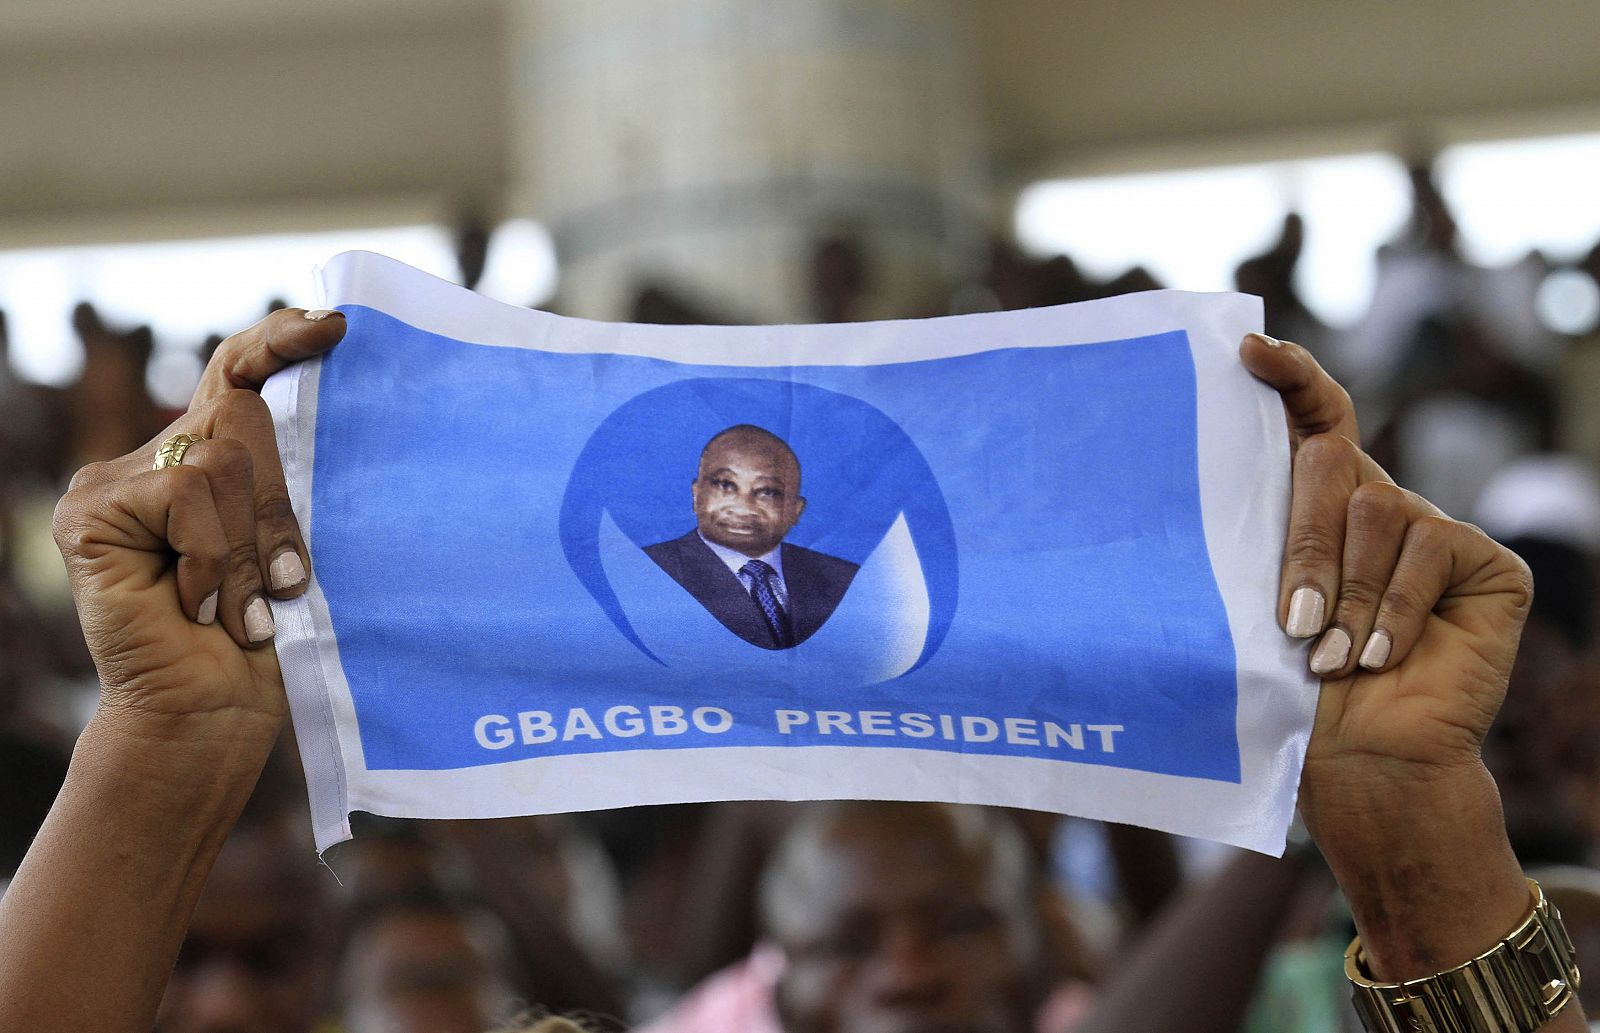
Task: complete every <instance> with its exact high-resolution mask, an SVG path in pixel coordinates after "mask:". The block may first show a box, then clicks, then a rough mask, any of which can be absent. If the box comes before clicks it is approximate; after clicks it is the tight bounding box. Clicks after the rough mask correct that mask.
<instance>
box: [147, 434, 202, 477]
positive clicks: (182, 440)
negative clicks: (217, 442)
mask: <svg viewBox="0 0 1600 1033" xmlns="http://www.w3.org/2000/svg"><path fill="white" fill-rule="evenodd" d="M204 440H205V438H203V437H201V436H200V435H198V434H174V435H172V437H170V438H168V439H167V440H165V441H163V442H162V443H161V447H160V448H158V449H156V465H155V466H154V467H152V469H156V470H165V469H166V468H167V467H169V466H182V465H183V454H184V453H185V452H187V451H189V446H191V445H193V444H195V443H196V442H199V441H204Z"/></svg>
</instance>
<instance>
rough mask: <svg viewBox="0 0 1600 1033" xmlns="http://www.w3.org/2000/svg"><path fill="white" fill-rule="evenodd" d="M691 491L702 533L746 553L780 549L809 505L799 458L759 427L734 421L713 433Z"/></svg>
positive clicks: (696, 520)
mask: <svg viewBox="0 0 1600 1033" xmlns="http://www.w3.org/2000/svg"><path fill="white" fill-rule="evenodd" d="M693 494H694V516H695V522H696V524H697V525H698V526H699V528H700V533H701V535H703V536H704V537H705V539H706V540H707V541H712V542H716V543H717V544H718V545H722V546H726V547H727V548H729V549H733V550H735V551H736V552H741V553H743V554H744V555H746V556H764V555H766V554H767V553H769V552H771V551H772V550H773V549H776V548H777V547H778V545H779V543H780V542H782V541H783V536H784V535H786V534H788V533H789V529H790V528H792V527H794V525H795V521H797V520H799V519H800V513H801V511H803V510H804V509H805V508H806V500H805V499H803V498H801V497H800V462H799V460H797V459H795V457H794V453H793V452H791V451H790V450H789V446H788V445H786V444H784V443H783V441H782V440H781V439H779V438H777V437H775V436H774V435H772V434H769V433H767V432H766V431H764V430H760V429H759V428H756V427H733V428H730V429H728V430H725V431H723V432H722V433H721V434H718V435H717V436H716V437H714V438H712V439H711V442H710V443H709V444H707V445H706V448H705V451H704V452H702V453H701V454H700V471H699V474H698V475H697V476H696V477H695V481H694V488H693Z"/></svg>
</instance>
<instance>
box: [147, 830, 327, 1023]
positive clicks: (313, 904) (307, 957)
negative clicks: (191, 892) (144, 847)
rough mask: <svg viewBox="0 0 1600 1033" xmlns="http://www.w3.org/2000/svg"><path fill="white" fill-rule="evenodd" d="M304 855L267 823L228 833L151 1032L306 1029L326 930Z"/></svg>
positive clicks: (322, 896) (294, 839)
mask: <svg viewBox="0 0 1600 1033" xmlns="http://www.w3.org/2000/svg"><path fill="white" fill-rule="evenodd" d="M310 856H311V848H310V846H309V845H308V844H305V843H303V842H302V841H301V839H300V838H299V837H298V836H297V835H295V834H293V833H292V832H290V831H288V830H287V829H286V828H283V827H280V826H276V825H273V826H265V827H257V828H249V829H240V830H239V831H237V832H236V833H235V834H234V835H233V836H232V837H231V838H230V839H229V840H228V843H227V845H226V846H225V847H223V850H222V854H221V855H220V856H219V857H218V859H217V865H216V867H215V868H214V869H213V870H212V872H211V877H210V878H209V879H208V880H207V882H206V888H205V892H204V893H203V894H202V895H201V898H200V904H199V907H198V908H197V909H196V910H195V913H194V919H193V921H192V922H190V925H189V935H188V937H187V938H186V939H185V940H184V944H183V949H182V950H181V951H180V953H179V956H178V964H177V967H176V968H175V969H174V971H173V974H172V981H171V983H169V984H168V986H167V993H166V996H165V997H164V998H162V1001H161V1011H160V1016H159V1020H158V1022H157V1028H158V1029H159V1030H160V1033H309V1031H310V1030H311V1028H312V1026H313V1025H314V1024H315V1023H316V1021H317V1020H318V1019H319V1018H320V1017H321V1015H322V1011H323V1004H324V1002H325V990H326V978H327V971H328V969H329V967H330V965H331V958H330V957H329V955H330V953H331V950H332V946H333V940H334V933H335V931H334V929H333V928H332V921H333V919H332V915H333V909H332V907H331V904H330V901H329V900H328V898H327V895H326V892H325V889H324V886H323V884H322V882H321V879H320V877H319V875H318V873H317V870H316V869H315V867H314V866H313V865H311V864H310V863H308V861H307V859H308V858H309V857H310Z"/></svg>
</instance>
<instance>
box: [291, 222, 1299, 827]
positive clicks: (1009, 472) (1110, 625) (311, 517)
mask: <svg viewBox="0 0 1600 1033" xmlns="http://www.w3.org/2000/svg"><path fill="white" fill-rule="evenodd" d="M320 279H321V288H322V290H323V293H324V298H325V303H326V304H328V305H329V306H336V307H338V308H339V309H340V310H341V311H342V312H344V314H345V316H346V317H347V319H348V327H349V329H348V331H347V333H346V335H345V338H344V340H343V342H342V343H341V344H339V345H338V347H336V348H335V349H334V350H333V351H332V352H331V353H329V354H328V355H327V356H325V357H324V358H322V359H321V360H320V361H313V362H307V363H302V364H299V365H295V366H292V367H290V368H289V369H287V370H285V371H284V372H283V373H280V374H279V375H278V376H277V377H275V378H273V380H272V381H271V382H269V383H268V385H267V387H266V391H265V394H266V397H267V399H268V401H269V403H270V405H271V406H272V409H273V413H274V416H275V419H276V421H277V428H278V443H279V448H280V450H281V452H282V455H283V460H284V466H285V472H286V474H287V476H288V483H289V487H290V492H291V495H292V497H293V500H294V506H295V511H296V514H297V516H298V517H299V519H300V524H301V527H302V528H303V529H304V530H305V532H306V536H307V541H308V544H309V546H310V550H311V557H312V564H313V568H314V569H313V577H312V583H311V586H310V589H309V591H308V592H307V593H306V595H305V596H304V597H303V598H301V599H297V600H294V601H291V602H278V603H274V610H275V614H276V617H277V621H278V638H277V648H278V654H279V657H280V660H281V661H282V666H283V671H284V677H285V681H286V684H287V687H288V690H289V697H290V704H291V708H292V712H293V716H294V723H295V729H296V733H297V735H298V738H299V743H300V749H301V753H302V756H303V759H304V762H305V766H306V772H307V776H308V781H309V783H310V787H311V797H312V810H313V819H314V824H315V828H316V835H317V841H318V844H319V846H320V847H326V846H327V845H329V844H331V843H333V842H337V841H338V840H340V839H344V838H348V836H349V825H348V814H349V812H350V811H352V810H365V811H371V812H375V813H379V814H387V815H396V816H403V817H437V818H466V817H495V816H505V815H515V814H533V813H549V812H558V811H571V810H585V809H593V808H601V807H619V806H631V805H637V804H654V803H667V802H682V801H696V800H730V799H830V798H876V799H913V800H947V801H955V802H965V803H986V804H1004V805H1010V806H1017V807H1029V808H1038V809H1044V810H1052V811H1060V812H1065V813H1071V814H1077V815H1084V816H1088V817H1094V818H1102V819H1108V820H1114V821H1124V822H1135V823H1139V824H1143V825H1148V826H1151V827H1155V828H1159V829H1165V830H1168V831H1172V832H1177V833H1183V834H1188V835H1197V836H1205V837H1208V838H1213V839H1217V840H1222V841H1225V842H1229V843H1234V844H1238V845H1241V846H1246V847H1251V848H1254V849H1258V850H1265V851H1269V852H1278V851H1281V849H1282V846H1283V842H1284V835H1285V830H1286V828H1287V826H1288V824H1289V820H1290V817H1291V815H1292V812H1293V807H1294V799H1295V790H1296V786H1297V784H1298V781H1299V774H1300V766H1301V762H1302V758H1303V755H1304V750H1305V745H1306V741H1307V739H1308V737H1309V732H1310V727H1311V718H1312V713H1313V709H1314V702H1315V694H1316V686H1315V682H1314V681H1313V680H1312V679H1311V678H1310V676H1309V675H1308V674H1307V673H1306V669H1305V662H1304V657H1303V655H1302V651H1301V650H1300V649H1298V648H1296V644H1295V643H1293V642H1291V641H1290V640H1289V639H1287V638H1286V637H1285V636H1284V634H1283V633H1282V631H1281V630H1280V629H1279V627H1278V625H1277V621H1276V615H1275V609H1276V603H1275V600H1276V592H1277V589H1276V586H1277V578H1278V566H1279V561H1280V555H1281V551H1282V545H1283V537H1284V528H1285V526H1286V521H1287V511H1288V500H1289V453H1288V442H1287V439H1286V433H1285V428H1284V420H1283V413H1282V409H1281V407H1280V404H1279V401H1278V399H1277V397H1276V395H1275V394H1274V393H1273V392H1272V391H1271V390H1270V389H1268V388H1267V387H1265V386H1264V385H1262V384H1260V383H1259V382H1257V381H1255V380H1254V379H1253V378H1252V377H1251V376H1250V375H1249V374H1248V373H1247V372H1246V371H1245V370H1244V368H1243V367H1242V366H1241V365H1240V363H1239V359H1238V347H1239V342H1240V339H1241V338H1242V337H1243V335H1244V334H1245V333H1246V332H1247V331H1250V330H1252V329H1257V328H1259V326H1260V319H1261V307H1260V302H1259V301H1258V300H1257V299H1254V298H1249V297H1245V296H1242V295H1234V294H1190V293H1183V292H1177V291H1157V292H1152V293H1147V294H1139V295H1131V296H1125V297H1119V298H1112V299H1107V300H1104V301H1095V302H1089V303H1086V304H1080V305H1066V306H1060V307H1056V308H1047V309H1037V310H1029V311H1021V312H1000V313H985V314H979V315H961V316H949V317H942V318H936V319H923V320H906V321H895V322H877V323H859V324H848V325H835V326H771V327H720V326H719V327H707V326H636V325H626V324H611V323H598V322H590V321H586V320H579V319H569V318H563V317H559V316H554V315H550V314H548V313H544V312H536V311H530V310H526V309H520V308H516V307H512V306H507V305H501V304H498V303H496V302H492V301H489V300H487V299H485V298H482V297H480V296H478V295H475V294H472V293H470V292H468V291H466V290H463V289H461V288H459V287H455V286H452V285H450V284H448V283H445V282H444V281H441V280H437V279H434V278H433V277H430V276H427V275H426V274H423V273H421V272H418V271H417V270H414V269H411V268H409V267H407V266H404V265H401V264H400V263H398V262H394V261H392V260H389V259H386V258H382V257H380V256H377V255H372V254H366V253H350V254H345V255H341V256H339V257H337V258H335V259H334V260H333V261H332V262H330V263H329V264H328V265H327V266H326V267H325V268H324V269H322V270H321V271H320Z"/></svg>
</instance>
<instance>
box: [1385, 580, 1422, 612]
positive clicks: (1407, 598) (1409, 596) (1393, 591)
mask: <svg viewBox="0 0 1600 1033" xmlns="http://www.w3.org/2000/svg"><path fill="white" fill-rule="evenodd" d="M1383 609H1384V610H1385V611H1386V612H1387V613H1389V614H1390V615H1391V616H1393V617H1397V618H1399V619H1400V620H1402V621H1410V620H1414V619H1416V618H1417V617H1420V616H1422V615H1423V614H1425V613H1427V612H1428V611H1429V610H1432V609H1433V600H1432V599H1424V598H1423V596H1422V593H1421V592H1420V591H1418V590H1417V589H1416V588H1415V587H1414V586H1413V585H1411V584H1409V583H1407V582H1403V581H1397V582H1395V583H1394V584H1391V585H1390V586H1389V589H1388V591H1386V592H1384V593H1383Z"/></svg>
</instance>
